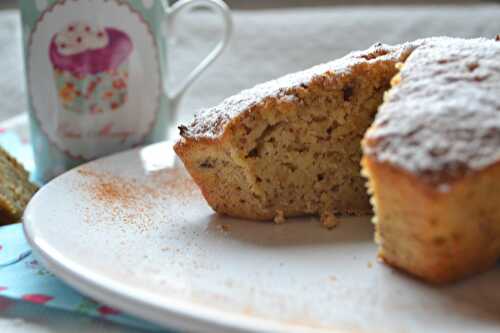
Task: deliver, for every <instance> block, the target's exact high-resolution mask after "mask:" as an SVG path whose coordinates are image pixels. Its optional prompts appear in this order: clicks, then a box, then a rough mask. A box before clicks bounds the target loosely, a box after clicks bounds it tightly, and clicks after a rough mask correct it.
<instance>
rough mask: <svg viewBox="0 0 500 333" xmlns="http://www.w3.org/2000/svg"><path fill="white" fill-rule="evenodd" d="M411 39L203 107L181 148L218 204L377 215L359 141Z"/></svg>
mask: <svg viewBox="0 0 500 333" xmlns="http://www.w3.org/2000/svg"><path fill="white" fill-rule="evenodd" d="M413 47H414V46H413V45H412V44H405V45H402V46H395V47H393V46H387V45H382V44H377V45H374V46H373V47H371V48H370V49H368V50H366V51H364V52H354V53H351V54H349V55H347V56H346V57H344V58H342V59H339V60H337V61H333V62H331V63H327V64H323V65H319V66H317V67H313V68H311V69H309V70H306V71H303V72H299V73H295V74H291V75H288V76H285V77H282V78H280V79H277V80H274V81H270V82H267V83H264V84H261V85H258V86H256V87H254V88H252V89H249V90H245V91H242V92H241V93H240V94H238V95H235V96H233V97H230V98H228V99H226V100H225V101H223V102H222V103H221V104H220V105H218V106H216V107H213V108H210V109H206V110H202V111H201V112H200V113H198V114H197V115H196V118H195V120H194V121H193V123H191V124H190V125H188V126H181V136H182V137H183V139H182V140H181V141H180V142H179V143H178V144H177V145H176V146H175V150H176V152H177V154H178V155H179V156H180V157H181V159H182V160H183V161H184V164H185V165H186V168H187V169H188V171H189V172H190V174H191V176H192V177H193V178H194V180H195V181H196V183H197V184H198V185H199V186H200V188H201V190H202V192H203V195H204V196H205V198H206V200H207V201H208V203H209V204H210V205H211V206H212V208H213V209H214V210H216V211H217V212H219V213H223V214H228V215H231V216H237V217H243V218H251V219H262V220H267V219H273V218H276V220H277V221H279V220H280V219H281V218H282V217H290V216H297V215H304V214H316V215H323V216H324V217H325V216H328V215H330V214H332V213H337V214H369V213H370V212H371V207H370V204H369V200H368V196H367V194H366V190H365V180H364V179H363V177H362V176H361V174H360V165H359V161H360V159H361V149H360V141H361V139H362V137H363V134H364V133H365V131H366V129H367V128H368V126H370V124H371V123H372V121H373V117H374V115H375V113H376V111H377V107H378V106H379V105H380V104H381V103H382V99H383V95H384V92H385V91H386V90H387V89H388V88H389V86H390V80H391V78H392V77H393V76H394V75H395V74H396V73H397V69H396V64H397V63H398V62H401V61H404V60H405V58H406V57H407V56H408V54H409V53H410V51H411V50H412V49H413Z"/></svg>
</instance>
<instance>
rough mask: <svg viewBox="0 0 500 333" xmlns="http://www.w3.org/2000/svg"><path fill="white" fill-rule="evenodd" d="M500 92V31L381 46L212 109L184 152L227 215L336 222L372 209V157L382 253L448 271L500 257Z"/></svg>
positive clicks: (423, 268)
mask: <svg viewBox="0 0 500 333" xmlns="http://www.w3.org/2000/svg"><path fill="white" fill-rule="evenodd" d="M391 82H392V86H393V87H392V88H391ZM384 95H386V96H385V102H384ZM499 96H500V43H499V42H495V41H494V40H487V39H482V38H480V39H471V40H464V39H457V38H447V37H439V38H429V39H423V40H419V41H416V42H411V43H406V44H402V45H396V46H388V45H382V44H377V45H374V46H373V47H371V48H370V49H368V50H366V51H362V52H354V53H351V54H349V55H347V56H346V57H344V58H342V59H339V60H336V61H333V62H331V63H327V64H323V65H320V66H317V67H314V68H312V69H309V70H306V71H303V72H299V73H296V74H291V75H288V76H285V77H283V78H280V79H277V80H275V81H271V82H268V83H264V84H261V85H258V86H256V87H254V88H252V89H249V90H246V91H243V92H241V93H240V94H238V95H235V96H233V97H230V98H228V99H226V100H224V101H223V102H222V103H221V104H220V105H218V106H216V107H214V108H210V109H206V110H202V111H201V112H200V113H198V114H197V115H196V117H195V119H194V121H193V122H192V123H191V124H189V125H187V126H181V127H180V129H181V136H182V139H181V140H180V141H179V142H178V143H177V144H176V146H175V150H176V152H177V154H178V155H179V156H180V158H181V159H182V160H183V162H184V164H185V166H186V168H187V170H188V171H189V173H190V174H191V175H192V177H193V179H194V180H195V182H196V183H197V184H198V185H199V187H200V188H201V190H202V193H203V195H204V196H205V198H206V200H207V201H208V203H209V204H210V205H211V206H212V208H213V209H214V210H216V211H217V212H219V213H223V214H228V215H231V216H236V217H243V218H251V219H263V220H266V219H273V218H274V219H275V221H278V222H280V221H282V220H283V219H284V218H286V217H290V216H297V215H311V214H312V215H319V216H321V218H322V220H323V222H325V223H326V224H328V223H329V222H331V221H330V220H332V219H333V215H334V214H341V215H345V214H356V215H363V214H370V213H371V206H370V203H369V197H368V195H367V194H366V191H365V179H364V178H363V177H362V176H361V170H360V160H361V159H362V157H363V161H362V165H363V174H364V175H365V176H366V177H368V180H369V193H370V194H371V195H372V203H373V205H374V208H375V214H376V217H375V223H376V240H377V242H378V244H379V245H380V257H381V258H382V259H384V260H385V261H386V262H387V263H389V264H391V265H394V266H396V267H399V268H402V269H404V270H406V271H408V272H410V273H412V274H415V275H417V276H420V277H422V278H423V279H425V280H428V281H432V282H438V283H439V282H448V281H452V280H456V279H458V278H461V277H463V276H466V275H468V274H472V273H474V272H478V271H481V270H484V269H486V268H488V267H491V266H492V265H493V264H494V263H495V261H496V259H497V258H498V257H500V208H497V206H498V204H497V201H498V200H499V199H498V198H500V164H498V161H499V160H500V103H499V101H498V97H499ZM383 102H384V103H383ZM382 103H383V104H382ZM381 105H382V106H381ZM379 107H380V111H379V112H378V113H377V110H378V109H379ZM375 116H376V120H375V122H374V123H373V125H372V122H373V120H374V118H375ZM370 125H371V128H370V130H369V131H368V132H366V131H367V129H368V127H370ZM365 133H366V134H365ZM363 138H364V139H363ZM362 139H363V149H362V148H361V144H360V142H361V141H362Z"/></svg>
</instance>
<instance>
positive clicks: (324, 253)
mask: <svg viewBox="0 0 500 333" xmlns="http://www.w3.org/2000/svg"><path fill="white" fill-rule="evenodd" d="M174 161H175V158H174V155H173V152H172V148H171V145H170V144H169V143H162V144H157V145H153V146H150V147H146V148H143V149H138V150H132V151H128V152H125V153H121V154H118V155H115V156H112V157H109V158H105V159H101V160H98V161H96V162H92V163H90V164H87V165H85V166H83V167H80V168H77V169H75V170H72V171H70V172H68V173H66V174H64V175H63V176H61V177H59V178H57V179H55V180H54V181H52V182H51V183H49V184H48V185H46V186H45V187H44V188H42V189H41V190H40V191H39V192H38V193H37V194H36V196H35V197H34V198H33V200H32V201H31V203H30V204H29V207H28V209H27V210H26V214H25V232H26V235H27V237H28V239H29V241H30V243H31V245H32V246H33V248H34V249H35V251H36V252H37V253H38V255H39V256H41V258H42V259H43V260H44V262H45V264H46V265H47V267H48V268H49V269H50V270H52V271H53V272H54V273H55V274H57V275H58V276H59V277H60V278H62V279H63V280H64V281H66V282H67V283H68V284H70V285H72V286H73V287H75V288H77V289H78V290H80V291H81V292H83V293H85V294H88V295H89V296H91V297H94V298H96V299H98V300H100V301H102V302H106V303H108V304H110V305H113V306H116V307H118V308H121V309H123V310H125V311H128V312H130V313H132V314H135V315H137V316H140V317H143V318H145V319H149V320H151V321H153V322H156V323H158V324H160V325H164V326H165V327H175V328H180V329H185V330H190V331H191V330H196V331H204V332H233V331H241V332H261V331H266V332H285V331H287V332H323V331H325V332H326V331H328V332H332V331H333V332H356V333H364V332H370V333H378V332H389V333H391V332H398V333H399V332H408V333H411V332H415V333H416V332H498V331H499V330H500V269H498V268H497V269H495V270H493V271H490V272H489V273H486V274H483V275H480V276H478V277H476V278H473V279H469V280H467V281H465V282H461V283H458V284H455V285H452V286H447V287H440V288H438V287H432V286H429V285H426V284H423V283H421V282H418V281H416V280H414V279H412V278H410V277H408V276H406V275H404V274H402V273H399V272H397V271H395V270H392V269H391V268H388V267H386V266H385V265H383V264H381V263H379V262H377V259H376V247H375V245H374V244H373V242H372V238H373V228H372V226H371V224H370V223H369V219H368V218H360V219H346V220H345V221H343V223H342V224H341V225H340V226H339V227H337V228H336V229H334V230H332V231H329V230H326V229H324V228H322V227H321V226H320V224H319V223H318V222H317V220H315V219H313V218H304V219H295V220H291V221H289V222H287V223H285V224H283V225H276V224H273V223H262V222H252V221H242V220H235V219H230V218H223V217H220V216H218V215H216V214H214V213H213V212H212V210H211V209H210V208H209V207H208V206H207V204H206V203H205V201H204V200H203V198H202V196H201V194H200V192H199V191H198V189H197V188H196V186H195V185H194V184H193V182H192V181H191V180H190V179H189V177H188V176H187V175H186V173H185V172H184V171H183V169H182V168H181V167H179V166H178V165H177V167H176V166H175V165H174V164H177V163H175V162H174Z"/></svg>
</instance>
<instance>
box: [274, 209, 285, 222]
mask: <svg viewBox="0 0 500 333" xmlns="http://www.w3.org/2000/svg"><path fill="white" fill-rule="evenodd" d="M284 222H285V214H283V211H282V210H277V211H276V215H274V223H276V224H282V223H284Z"/></svg>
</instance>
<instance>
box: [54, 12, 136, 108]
mask: <svg viewBox="0 0 500 333" xmlns="http://www.w3.org/2000/svg"><path fill="white" fill-rule="evenodd" d="M132 49H133V45H132V41H131V39H130V37H129V36H128V35H127V34H126V33H125V32H123V31H120V30H118V29H115V28H109V27H107V28H99V27H96V26H92V25H90V24H87V23H85V22H74V23H71V24H68V25H67V26H66V27H65V28H64V29H63V30H61V31H59V32H57V33H55V34H54V36H53V37H52V40H51V42H50V46H49V58H50V61H51V63H52V66H53V71H54V80H55V86H56V89H57V95H58V99H59V102H60V105H61V107H62V109H63V110H64V111H66V112H72V113H74V114H103V113H109V112H118V111H119V110H120V108H121V107H122V106H123V105H124V104H125V102H126V101H127V87H128V60H129V56H130V53H131V52H132Z"/></svg>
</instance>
